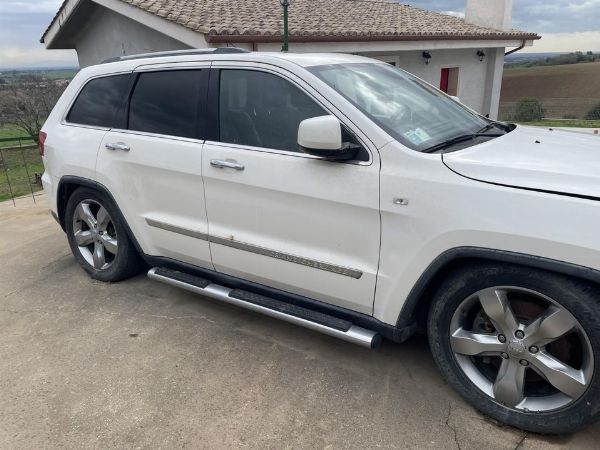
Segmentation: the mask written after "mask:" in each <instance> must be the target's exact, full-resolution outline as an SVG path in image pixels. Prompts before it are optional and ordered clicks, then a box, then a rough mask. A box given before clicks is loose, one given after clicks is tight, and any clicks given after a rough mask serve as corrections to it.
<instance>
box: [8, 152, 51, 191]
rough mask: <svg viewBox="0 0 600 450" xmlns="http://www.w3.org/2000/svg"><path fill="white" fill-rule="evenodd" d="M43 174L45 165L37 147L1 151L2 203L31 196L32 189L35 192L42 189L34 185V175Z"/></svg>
mask: <svg viewBox="0 0 600 450" xmlns="http://www.w3.org/2000/svg"><path fill="white" fill-rule="evenodd" d="M43 172H44V165H43V164H42V158H41V156H40V155H39V153H38V150H37V147H33V148H24V149H22V150H21V149H11V150H7V149H4V150H1V157H0V201H4V200H10V199H11V197H19V196H21V195H27V194H31V189H32V188H33V191H34V192H35V191H39V190H40V189H42V187H41V186H39V185H36V184H34V181H35V175H34V174H35V173H43ZM9 182H10V187H9ZM11 191H12V196H11Z"/></svg>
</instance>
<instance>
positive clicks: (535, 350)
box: [529, 345, 540, 353]
mask: <svg viewBox="0 0 600 450" xmlns="http://www.w3.org/2000/svg"><path fill="white" fill-rule="evenodd" d="M529 351H530V352H531V353H537V352H539V351H540V349H539V348H537V347H536V346H535V345H532V346H531V347H529Z"/></svg>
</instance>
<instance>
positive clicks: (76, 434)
mask: <svg viewBox="0 0 600 450" xmlns="http://www.w3.org/2000/svg"><path fill="white" fill-rule="evenodd" d="M0 264H1V265H0V287H1V289H0V448H56V447H67V448H88V447H93V448H94V447H95V448H100V447H102V448H108V447H128V448H134V447H140V448H148V447H152V448H175V447H187V448H232V447H249V448H261V449H263V448H273V449H282V448H435V449H456V448H459V449H480V448H490V449H515V448H520V449H528V448H590V449H591V448H598V442H600V426H595V427H592V428H590V429H587V430H585V431H583V432H580V433H577V434H574V435H569V436H563V437H560V438H556V437H552V438H546V437H543V436H539V435H532V434H523V433H522V432H520V431H518V430H515V429H512V428H510V427H500V426H498V425H496V424H494V423H492V422H490V421H488V420H487V419H485V418H484V417H482V416H481V415H479V414H478V413H476V412H475V411H474V410H473V409H471V408H470V407H469V406H468V405H467V404H466V403H465V402H464V401H463V400H462V399H460V398H459V397H458V396H457V395H456V394H455V393H454V392H453V391H452V390H451V389H450V388H449V387H448V386H446V384H445V383H444V382H443V381H442V379H441V378H440V376H439V375H438V372H437V370H436V368H435V366H434V363H433V361H432V358H431V356H430V354H429V350H428V347H427V343H426V341H425V340H424V339H423V338H416V339H413V340H411V341H410V342H408V343H406V344H404V345H397V344H393V343H390V342H385V343H384V345H383V346H382V348H380V349H378V350H375V351H370V350H365V349H362V348H359V347H356V346H354V345H352V344H348V343H344V342H341V341H338V340H336V339H333V338H329V337H327V336H322V335H320V334H317V333H314V332H311V331H308V330H305V329H302V328H298V327H296V326H293V325H290V324H286V323H283V322H279V321H276V320H274V319H270V318H267V317H263V316H260V315H257V314H254V313H250V312H246V311H244V310H240V309H236V308H234V307H231V306H227V305H221V304H219V303H217V302H215V301H212V300H209V299H206V298H202V297H199V296H195V295H192V294H189V293H186V292H184V291H180V290H177V289H174V288H170V287H168V286H165V285H161V284H158V283H155V282H152V281H150V280H147V279H146V278H145V277H144V276H140V277H138V278H136V279H133V280H130V281H127V282H123V283H119V284H102V283H99V282H96V281H92V280H91V279H90V278H88V277H87V276H86V275H85V274H84V272H83V271H82V270H81V269H79V267H78V266H77V265H76V263H75V260H74V259H73V258H72V256H71V253H70V251H69V248H68V245H67V242H66V239H65V236H64V234H63V233H62V231H61V230H60V229H59V227H58V225H56V223H55V222H54V221H53V219H52V218H51V217H50V215H49V214H48V213H47V206H46V205H45V201H44V199H43V197H40V198H38V205H37V206H34V205H32V204H31V200H26V199H25V200H19V201H17V208H14V207H12V204H7V203H4V204H0Z"/></svg>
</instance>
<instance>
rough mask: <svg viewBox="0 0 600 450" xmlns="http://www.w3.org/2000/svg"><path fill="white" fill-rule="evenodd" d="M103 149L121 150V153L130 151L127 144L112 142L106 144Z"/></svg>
mask: <svg viewBox="0 0 600 450" xmlns="http://www.w3.org/2000/svg"><path fill="white" fill-rule="evenodd" d="M105 147H106V149H107V150H121V151H123V152H128V151H129V150H131V149H130V148H129V146H128V145H127V144H124V143H122V142H114V143H112V144H106V145H105Z"/></svg>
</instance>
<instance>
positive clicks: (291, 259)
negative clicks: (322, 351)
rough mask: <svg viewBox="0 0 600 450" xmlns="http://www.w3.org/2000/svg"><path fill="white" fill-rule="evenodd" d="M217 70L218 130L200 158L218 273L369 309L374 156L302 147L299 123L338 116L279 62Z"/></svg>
mask: <svg viewBox="0 0 600 450" xmlns="http://www.w3.org/2000/svg"><path fill="white" fill-rule="evenodd" d="M215 64H217V63H215ZM213 67H215V65H213ZM216 67H218V68H214V69H213V70H212V72H211V81H210V89H209V98H210V99H211V101H210V102H209V103H210V105H211V107H210V111H211V112H212V113H213V120H214V123H215V124H216V126H215V127H214V128H212V127H211V130H213V129H214V130H215V133H214V134H213V136H212V137H211V138H210V139H207V141H206V143H205V146H204V149H203V156H202V166H203V167H202V170H203V175H204V184H205V193H206V202H207V211H208V217H209V234H210V238H209V239H210V247H211V253H212V257H213V264H214V266H215V268H216V270H217V271H220V272H223V273H226V274H229V275H233V276H236V277H240V278H243V279H246V280H250V281H253V282H257V283H260V284H263V285H267V286H270V287H274V288H276V289H281V290H284V291H287V292H291V293H294V294H298V295H303V296H307V297H310V298H313V299H317V300H321V301H324V302H327V303H331V304H335V305H338V306H341V307H345V308H348V309H352V310H355V311H359V312H362V313H366V314H371V313H372V307H373V297H374V291H375V281H376V275H377V266H378V260H379V238H380V234H379V233H380V222H379V220H380V219H379V161H378V159H377V156H376V155H375V153H376V152H374V151H369V150H368V147H367V145H368V144H366V140H361V142H360V143H361V144H362V145H363V147H364V148H363V150H362V151H361V157H360V159H362V160H357V161H352V162H332V161H325V160H320V159H318V158H315V157H312V156H309V155H306V154H303V153H300V152H299V151H298V145H297V134H298V125H299V123H300V122H301V121H302V120H304V119H308V118H311V117H316V116H323V115H328V114H332V112H333V111H334V110H333V106H332V105H331V104H329V103H328V102H327V101H326V100H325V99H324V98H323V97H320V96H319V95H318V93H317V92H315V91H314V90H310V86H307V85H306V84H305V83H303V82H302V80H301V79H300V78H298V77H296V76H294V75H293V74H289V73H287V72H284V71H283V70H280V71H277V70H276V69H273V68H272V66H271V68H267V67H264V68H261V67H240V66H236V65H235V64H233V63H232V65H227V64H225V63H219V65H218V66H216ZM309 92H310V93H309ZM338 118H340V119H341V120H342V122H344V120H345V118H343V117H341V116H339V115H338ZM346 125H348V129H347V130H346V131H345V132H346V134H347V135H348V136H350V137H349V139H356V140H358V139H359V138H357V137H356V135H354V136H352V133H353V132H355V131H356V132H357V131H358V130H355V129H354V130H352V129H351V124H346Z"/></svg>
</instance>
